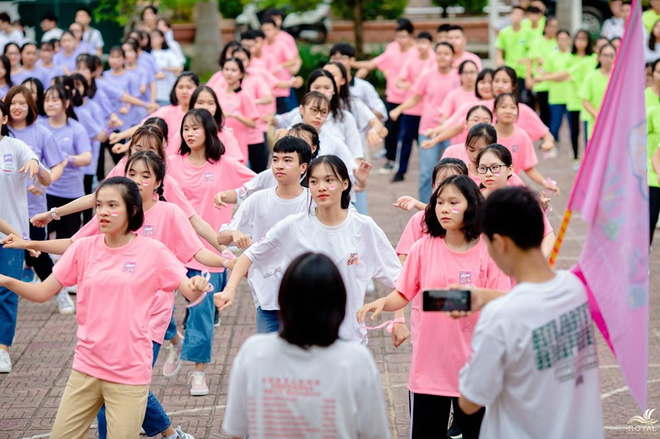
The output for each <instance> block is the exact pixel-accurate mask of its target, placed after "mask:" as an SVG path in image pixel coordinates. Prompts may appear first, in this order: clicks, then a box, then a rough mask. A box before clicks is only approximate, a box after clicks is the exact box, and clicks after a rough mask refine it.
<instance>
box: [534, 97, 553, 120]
mask: <svg viewBox="0 0 660 439" xmlns="http://www.w3.org/2000/svg"><path fill="white" fill-rule="evenodd" d="M536 102H538V104H539V111H540V113H541V120H542V121H543V123H544V124H545V126H547V127H549V126H550V104H548V92H547V91H537V92H536Z"/></svg>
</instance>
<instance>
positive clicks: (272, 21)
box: [261, 18, 277, 27]
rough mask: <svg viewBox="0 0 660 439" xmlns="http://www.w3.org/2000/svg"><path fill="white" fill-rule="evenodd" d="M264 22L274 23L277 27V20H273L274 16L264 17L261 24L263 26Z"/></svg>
mask: <svg viewBox="0 0 660 439" xmlns="http://www.w3.org/2000/svg"><path fill="white" fill-rule="evenodd" d="M264 24H272V25H273V26H275V27H277V24H276V23H275V20H273V19H272V18H264V19H263V20H261V25H262V26H263V25H264Z"/></svg>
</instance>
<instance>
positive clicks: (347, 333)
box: [243, 209, 401, 343]
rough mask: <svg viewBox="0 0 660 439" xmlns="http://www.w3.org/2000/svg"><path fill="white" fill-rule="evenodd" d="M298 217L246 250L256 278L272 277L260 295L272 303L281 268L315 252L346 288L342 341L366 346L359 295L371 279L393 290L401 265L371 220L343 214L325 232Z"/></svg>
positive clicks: (311, 218)
mask: <svg viewBox="0 0 660 439" xmlns="http://www.w3.org/2000/svg"><path fill="white" fill-rule="evenodd" d="M313 212H314V211H312V213H307V212H305V213H299V214H297V215H291V216H289V217H288V218H286V219H283V220H282V221H280V222H279V223H277V224H276V225H275V226H274V227H273V228H271V229H270V230H269V231H268V232H267V233H266V236H265V237H264V238H263V240H261V241H260V242H257V243H255V244H253V245H252V246H251V247H250V248H248V249H247V250H245V253H243V254H244V255H246V256H247V257H248V258H249V259H250V260H251V261H252V264H253V268H254V270H255V273H254V275H255V276H263V277H264V278H267V277H273V278H274V280H273V281H272V282H270V283H269V285H273V286H276V288H273V290H272V291H266V290H264V291H260V292H259V297H260V300H261V297H262V294H263V297H268V296H270V297H271V299H270V300H274V301H275V303H277V296H278V292H279V286H280V282H281V281H282V276H283V275H284V271H285V270H286V267H288V266H289V264H290V263H291V262H292V261H293V260H294V259H295V258H297V257H298V256H300V255H302V254H303V253H306V252H318V253H322V254H324V255H326V256H328V257H329V258H330V259H332V260H333V261H334V263H335V265H336V266H337V268H338V269H339V272H340V273H341V275H342V278H343V280H344V284H345V285H346V295H347V300H346V318H345V319H344V321H343V322H342V324H341V328H340V329H339V337H340V338H341V339H342V340H347V341H354V342H362V343H366V339H367V330H366V328H364V327H363V326H362V327H358V323H357V319H356V317H355V315H356V313H357V311H358V310H359V309H360V308H361V307H362V306H363V305H364V293H365V291H366V290H367V285H368V284H369V281H370V280H371V279H378V280H379V281H381V282H382V283H383V284H385V286H386V287H387V288H390V289H394V281H396V279H397V278H398V277H399V273H400V272H401V263H400V262H399V258H398V257H397V255H396V252H395V251H394V249H393V248H392V245H391V244H390V242H389V241H388V240H387V237H386V236H385V233H384V232H383V231H382V230H381V229H380V227H378V225H377V224H376V223H375V222H374V220H373V219H371V217H368V216H366V215H361V214H359V213H358V212H357V211H355V210H351V209H349V210H348V214H347V216H346V219H345V220H344V222H343V223H341V224H339V225H338V226H334V227H329V226H326V225H324V224H323V223H321V222H320V221H319V220H318V218H317V217H316V215H315V214H314V213H313Z"/></svg>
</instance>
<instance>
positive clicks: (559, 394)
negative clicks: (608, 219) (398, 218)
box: [0, 0, 660, 439]
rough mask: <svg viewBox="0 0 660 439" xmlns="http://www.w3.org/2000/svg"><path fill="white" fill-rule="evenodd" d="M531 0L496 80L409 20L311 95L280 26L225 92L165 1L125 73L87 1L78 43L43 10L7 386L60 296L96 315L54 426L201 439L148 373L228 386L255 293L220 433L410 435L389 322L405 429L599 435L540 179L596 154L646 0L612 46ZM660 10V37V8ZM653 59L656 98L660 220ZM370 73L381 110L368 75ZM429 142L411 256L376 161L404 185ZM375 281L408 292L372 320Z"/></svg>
mask: <svg viewBox="0 0 660 439" xmlns="http://www.w3.org/2000/svg"><path fill="white" fill-rule="evenodd" d="M525 3H530V4H529V5H526V8H523V7H522V6H516V7H514V8H513V11H512V12H511V14H510V16H509V17H508V22H509V24H508V26H506V27H503V28H502V29H501V30H500V32H499V34H498V37H497V38H498V40H497V46H498V48H499V52H498V58H497V60H496V62H497V64H498V66H497V67H496V68H495V69H490V68H484V67H483V66H482V60H481V59H480V57H479V56H477V55H475V54H474V53H470V52H468V51H466V50H465V45H466V42H467V35H466V33H465V31H464V30H463V28H461V27H460V26H457V25H451V26H450V25H442V26H440V27H439V28H438V30H437V33H436V35H435V36H433V35H431V34H430V33H427V32H419V33H417V34H415V30H414V26H413V24H412V22H410V21H409V20H407V19H399V20H398V21H397V27H396V29H395V31H394V41H393V42H392V43H390V44H388V46H387V48H386V49H385V51H384V52H383V53H382V54H381V55H379V56H377V57H376V58H374V59H371V60H365V61H358V60H356V58H355V49H354V47H352V46H351V45H349V44H345V43H341V44H336V45H334V46H333V47H332V48H331V50H330V56H329V59H328V62H327V63H326V64H325V65H322V66H318V67H319V68H318V69H317V70H314V71H313V72H312V73H311V74H310V75H309V77H308V78H302V77H300V76H297V73H298V72H299V70H300V68H301V65H302V60H301V57H300V54H299V53H298V48H297V46H296V43H295V40H294V39H293V37H291V36H290V35H289V34H287V33H286V32H284V31H282V30H281V29H280V26H281V24H282V19H283V14H282V12H280V11H278V10H269V11H268V12H267V13H266V14H265V16H264V18H263V19H262V24H261V30H258V31H253V30H251V31H248V32H246V33H243V34H242V35H241V36H240V39H239V40H238V41H231V42H229V43H227V44H226V45H225V46H224V48H223V50H222V52H221V54H220V56H219V70H218V72H217V73H216V74H215V75H213V76H212V77H211V78H210V79H209V81H208V82H207V83H206V84H203V85H202V84H200V79H199V77H198V76H197V74H195V73H194V72H190V71H183V62H184V58H183V55H182V52H181V49H180V46H179V45H178V44H177V43H176V41H174V39H173V35H172V31H171V29H170V28H169V24H168V22H167V20H165V19H163V18H160V17H159V16H158V10H157V9H156V8H155V7H154V6H148V7H147V8H145V9H144V10H143V11H142V14H141V23H140V24H139V25H138V26H137V27H136V29H135V30H134V31H132V32H130V33H129V34H128V35H127V37H126V39H124V40H123V42H122V44H121V45H120V46H116V47H112V48H111V49H110V50H109V51H107V53H108V58H107V65H108V68H107V69H105V70H104V63H103V62H102V60H101V58H100V57H99V54H100V53H101V50H102V49H103V38H102V36H101V34H100V33H99V32H98V31H96V30H95V29H93V28H91V27H90V23H91V15H90V14H89V11H88V10H87V9H85V8H80V9H79V10H78V12H77V14H76V21H75V22H74V23H72V24H71V26H69V29H68V30H66V31H63V30H61V29H59V28H58V27H57V18H56V17H54V16H52V15H51V14H47V15H46V16H45V17H44V20H43V21H42V29H43V30H44V31H45V34H44V38H43V39H42V42H41V43H40V44H38V45H37V43H35V42H31V41H27V42H19V41H15V40H11V35H10V36H9V37H6V38H7V41H5V44H4V50H3V53H4V54H3V55H2V56H0V62H1V65H2V67H0V95H2V96H1V97H2V100H1V101H0V122H1V125H2V131H1V133H0V154H1V155H2V156H3V162H2V163H0V166H2V170H3V174H2V178H0V190H1V192H2V193H3V194H4V196H3V203H2V205H0V233H1V234H2V235H0V236H1V237H3V244H4V247H2V248H0V273H2V274H1V275H0V373H9V372H11V370H12V362H11V357H10V355H9V349H10V347H11V345H12V343H13V340H14V335H15V332H16V327H17V325H20V323H19V322H17V316H18V303H19V299H18V298H19V296H20V297H22V298H24V299H26V300H30V301H36V302H45V301H48V300H49V299H50V298H52V297H56V301H57V306H58V309H59V312H60V313H62V314H65V315H69V314H74V313H76V315H77V316H76V318H77V323H78V332H77V337H78V344H77V346H76V349H75V353H74V361H73V366H72V371H71V375H70V377H69V380H68V382H67V385H66V388H65V391H64V394H63V395H62V399H61V402H60V406H59V409H58V412H57V416H56V420H55V425H54V426H53V431H52V433H51V435H52V437H53V438H63V437H76V438H77V437H80V438H82V437H86V435H87V430H88V428H89V425H90V424H91V423H92V421H93V419H94V417H98V425H99V436H100V437H106V436H107V437H110V438H126V437H137V435H138V434H139V432H140V429H141V428H142V429H143V430H144V432H145V433H146V434H147V435H149V436H163V437H165V438H168V439H176V438H181V439H191V438H192V436H191V435H190V434H188V433H185V432H183V431H182V430H181V429H179V428H174V427H173V424H172V422H171V420H170V418H169V417H168V416H167V415H166V412H165V411H164V409H163V407H162V406H161V404H160V402H159V401H158V399H157V398H156V397H155V396H154V395H153V394H152V393H150V392H149V383H150V382H151V378H152V373H153V365H154V364H155V362H156V358H157V356H158V353H159V351H160V349H161V346H162V345H163V344H164V343H165V342H166V341H167V342H168V343H167V344H166V349H167V358H166V361H165V363H164V365H163V370H162V373H163V374H164V375H165V376H167V377H173V376H176V375H177V374H178V373H179V372H180V370H181V368H182V364H183V362H184V361H187V362H191V363H194V366H193V367H194V369H193V371H192V372H191V373H190V376H189V379H190V395H191V396H203V395H208V394H209V393H214V392H217V391H219V390H218V388H209V385H208V382H207V379H206V375H205V370H206V367H207V365H208V364H209V363H211V361H212V360H213V357H214V352H213V338H214V327H217V326H218V325H219V324H220V316H221V314H222V312H223V311H224V310H226V309H228V307H230V306H232V304H233V303H234V302H235V301H236V295H237V294H243V293H242V292H241V288H240V283H241V280H242V279H243V278H244V277H245V278H247V284H248V286H249V290H250V292H251V294H252V298H253V301H254V306H255V308H256V321H255V330H256V332H257V333H259V335H256V336H253V337H251V338H250V339H249V340H248V341H247V342H246V343H245V344H244V345H243V346H242V347H241V349H240V351H239V353H238V355H237V357H236V359H235V360H234V367H233V368H232V373H231V378H230V383H229V396H228V402H227V408H226V411H225V416H224V421H223V429H224V431H225V432H226V433H227V434H229V435H231V436H233V437H246V436H249V437H254V438H256V437H342V438H344V437H345V438H349V437H350V438H357V437H366V438H386V437H389V435H390V432H389V427H388V418H387V416H386V413H385V403H384V399H383V395H382V392H381V384H380V378H379V375H378V370H377V368H376V366H375V364H374V361H373V358H372V357H371V354H370V353H369V351H368V350H367V349H366V347H365V345H367V343H368V340H369V338H368V331H369V330H372V329H376V328H372V327H370V326H367V325H368V324H370V323H371V320H373V318H374V317H376V316H377V315H378V314H380V313H381V312H382V311H386V312H392V313H394V315H393V316H392V320H391V321H389V322H387V329H388V331H389V332H391V333H392V343H393V345H394V346H395V347H398V346H400V345H401V344H402V343H404V342H405V341H406V340H407V339H408V338H411V343H412V346H413V348H412V357H411V363H410V374H409V382H408V389H409V391H410V413H411V427H410V437H412V438H427V437H446V436H447V435H449V436H450V437H459V435H461V434H462V437H464V438H465V439H469V438H476V437H479V435H480V434H481V436H482V437H539V438H540V437H567V436H568V435H573V436H576V437H589V438H596V437H603V428H602V411H601V407H600V392H599V378H598V368H597V359H596V351H595V341H594V333H593V325H592V323H591V317H590V315H589V311H588V304H587V295H586V292H585V289H584V287H583V285H582V283H581V282H580V281H579V280H578V279H577V278H576V277H575V276H574V275H572V274H570V273H568V272H563V271H557V272H555V271H553V270H552V269H551V268H550V266H549V265H548V263H547V258H548V256H549V254H550V251H551V249H552V247H553V245H554V241H555V235H554V232H553V229H552V226H551V225H550V223H549V221H548V219H547V217H546V214H545V212H544V211H545V210H546V209H547V208H548V203H549V201H550V197H549V196H548V195H547V193H550V194H556V193H558V192H559V188H558V187H557V184H556V182H554V181H552V180H551V179H549V178H546V177H545V176H543V175H542V174H541V172H539V170H538V169H537V167H536V165H537V164H538V162H539V158H538V155H539V153H541V154H542V156H543V158H545V159H552V158H553V157H555V156H556V155H557V152H558V150H560V149H561V148H560V142H559V131H560V127H561V125H562V122H563V119H564V116H566V119H567V121H568V125H569V128H570V140H571V142H572V155H573V158H574V159H575V160H576V165H579V161H578V160H579V143H580V142H579V140H580V137H579V132H580V130H581V129H582V131H583V136H584V138H585V139H587V138H588V137H589V136H590V135H591V132H592V131H593V126H594V121H595V118H596V117H597V114H598V111H599V108H600V106H601V104H602V101H603V97H604V94H605V89H606V87H607V83H608V80H609V76H610V73H611V71H612V69H613V66H614V63H615V57H616V51H617V48H616V47H617V44H616V43H615V42H614V41H611V40H610V38H612V37H613V38H620V37H623V35H622V34H621V35H620V34H619V33H617V32H618V31H617V29H618V28H617V26H620V24H621V22H620V21H616V20H622V19H625V16H626V14H627V13H628V12H625V11H626V9H628V11H629V3H628V2H627V1H623V2H621V1H620V0H614V1H612V2H611V3H612V10H613V12H614V18H613V19H612V21H608V22H607V23H606V25H605V26H604V29H603V35H608V36H607V37H606V36H601V37H599V38H598V39H596V41H595V42H592V41H591V35H590V34H589V33H588V32H586V31H578V32H576V34H575V35H574V37H573V38H572V41H571V35H570V33H569V32H568V31H566V30H562V29H560V27H559V23H558V22H557V20H556V18H554V17H546V15H545V9H546V6H545V4H544V3H543V2H542V1H532V2H525ZM620 3H622V4H620ZM650 3H651V6H652V9H650V10H649V11H647V12H645V15H644V23H645V26H646V27H647V29H648V31H649V32H650V38H651V40H652V41H653V44H655V42H654V41H655V28H656V27H658V28H659V29H660V25H658V24H657V23H658V19H660V15H659V13H658V12H660V11H658V8H659V7H660V1H658V0H652V1H651V2H650ZM617 8H618V9H617ZM617 11H619V12H617ZM651 14H655V18H656V19H655V20H654V19H652V18H650V17H651ZM0 21H2V16H0ZM622 32H623V27H621V33H622ZM658 36H659V37H660V35H658ZM649 44H650V46H649V47H652V44H651V43H649ZM659 63H660V60H654V61H653V63H652V64H651V65H650V66H649V68H650V73H649V75H648V78H647V81H648V86H649V87H648V88H647V96H646V97H647V111H648V114H649V186H650V187H651V191H650V203H651V218H650V227H651V230H652V231H653V229H654V228H655V224H656V222H657V221H658V211H660V183H659V182H658V176H657V173H656V172H657V171H658V170H659V169H660V152H659V151H658V148H657V147H658V144H659V143H660V140H658V139H657V138H656V137H657V136H659V135H660V105H659V104H660V67H658V64H659ZM374 69H378V70H380V71H382V72H383V73H384V75H385V78H386V81H387V85H386V90H385V100H384V102H383V100H381V98H380V96H379V94H378V92H377V90H376V88H375V87H374V86H373V85H372V84H371V83H369V82H368V81H366V80H365V79H364V78H365V77H366V76H367V74H368V72H369V71H370V70H374ZM656 70H657V72H656ZM303 87H304V91H305V92H304V93H300V92H297V91H296V90H297V89H300V88H303ZM297 94H300V95H301V96H302V99H301V101H300V103H298V100H297V97H296V96H297ZM534 142H538V143H537V146H535V144H534ZM414 143H417V145H418V148H417V149H418V152H419V182H418V194H417V197H418V198H415V197H413V196H403V197H401V198H399V199H398V200H397V201H396V203H394V207H395V208H400V209H403V210H406V211H411V210H417V211H418V212H417V213H416V214H414V215H413V216H412V217H411V218H410V221H409V223H408V224H407V226H406V228H405V230H403V231H402V235H401V238H400V240H399V242H398V244H397V246H396V248H394V247H393V246H392V245H391V244H390V241H389V240H388V238H387V237H386V236H385V233H384V232H383V230H382V229H381V228H380V227H379V225H378V224H377V223H376V222H375V221H374V220H373V219H372V218H371V217H369V216H368V204H367V196H366V191H367V188H368V185H369V177H370V172H371V169H372V163H370V162H369V157H370V156H372V155H374V153H372V152H370V148H374V147H378V146H380V145H381V144H384V148H383V151H382V158H383V159H384V164H383V166H382V168H380V169H379V170H378V172H379V173H382V174H390V173H391V174H392V182H398V181H402V180H404V178H405V175H406V173H407V171H408V168H409V166H410V156H411V153H412V149H413V144H414ZM374 151H375V150H374ZM106 156H107V157H111V158H112V160H113V161H114V164H115V167H114V168H113V169H112V170H111V171H110V172H109V173H106V169H107V168H108V167H109V166H108V165H109V164H107V163H106V161H105V159H106ZM376 160H381V158H380V157H377V158H376ZM521 174H524V176H525V179H521V178H520V175H521ZM525 181H527V182H529V184H530V185H531V188H529V189H528V188H526V187H525V186H526V183H525ZM537 191H538V193H537ZM546 192H547V193H546ZM235 205H236V206H235ZM652 236H653V234H652V233H651V237H652ZM234 253H236V254H239V253H240V255H239V256H238V257H236V256H235V254H234ZM60 255H61V256H60ZM24 263H25V264H26V266H27V267H31V268H29V269H28V273H31V270H32V269H33V270H34V272H35V273H36V278H35V280H34V281H30V279H26V278H25V273H24V270H23V265H24ZM227 270H231V274H228V271H227ZM37 278H38V279H37ZM374 279H375V280H377V281H379V282H380V283H381V284H383V285H384V286H385V287H386V288H387V289H388V290H389V291H391V293H390V294H388V295H387V296H385V297H382V298H379V299H377V300H376V301H374V302H371V303H367V304H365V296H366V293H367V292H373V291H374V284H373V280H374ZM434 288H459V289H461V288H462V289H469V290H471V294H472V309H471V311H469V312H462V313H461V312H454V313H452V314H447V313H438V312H427V311H423V303H422V292H423V291H424V290H427V289H434ZM176 291H178V292H179V293H180V294H181V295H182V296H183V297H184V298H185V300H186V305H187V306H186V315H185V319H184V321H183V322H177V321H175V319H174V314H173V312H174V297H175V292H176ZM71 292H73V293H75V299H76V303H75V304H74V302H73V301H72V299H71V296H70V293H71ZM409 302H412V304H411V310H410V322H409V326H410V329H408V325H407V324H406V320H405V312H404V310H405V308H406V306H407V305H408V303H409ZM482 309H483V310H482ZM370 313H372V315H371V317H369V318H368V317H367V316H369V314H370ZM108 316H111V318H108ZM568 321H570V324H568V323H566V322H568ZM550 394H551V395H552V397H549V396H547V395H550ZM539 395H544V396H543V398H540V397H539ZM452 413H453V416H452ZM539 414H544V415H542V416H540V415H539ZM450 419H451V422H450Z"/></svg>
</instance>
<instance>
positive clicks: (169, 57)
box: [151, 49, 183, 101]
mask: <svg viewBox="0 0 660 439" xmlns="http://www.w3.org/2000/svg"><path fill="white" fill-rule="evenodd" d="M151 54H152V55H153V56H154V59H155V60H156V67H157V68H158V70H159V71H162V72H163V75H165V77H164V78H163V79H156V99H157V100H159V101H169V100H170V92H171V91H172V87H174V83H175V82H176V74H175V73H174V72H172V71H170V70H165V69H166V68H174V67H179V68H180V67H183V64H181V60H180V59H179V57H178V55H177V54H176V53H175V52H174V51H173V50H172V49H165V50H152V51H151Z"/></svg>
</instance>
